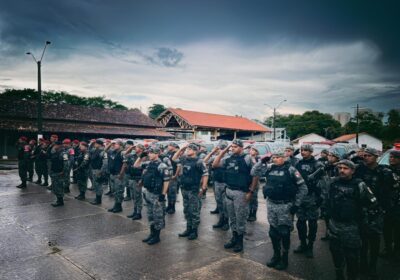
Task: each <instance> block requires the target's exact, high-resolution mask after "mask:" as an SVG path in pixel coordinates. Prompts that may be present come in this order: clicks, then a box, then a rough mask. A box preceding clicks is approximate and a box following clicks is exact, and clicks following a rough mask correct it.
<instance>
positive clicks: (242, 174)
mask: <svg viewBox="0 0 400 280" xmlns="http://www.w3.org/2000/svg"><path fill="white" fill-rule="evenodd" d="M229 149H231V150H232V154H231V155H230V156H229V157H227V158H225V159H223V158H224V156H225V155H226V153H227V152H228V150H229ZM252 166H253V161H252V160H251V157H250V155H245V154H244V153H243V142H242V141H241V140H240V139H235V140H233V141H232V144H231V145H230V146H228V147H226V148H225V149H224V150H223V151H222V152H221V153H220V154H219V155H218V156H217V157H216V158H215V160H214V162H213V164H212V167H213V168H218V167H222V168H224V170H225V171H224V172H225V183H226V186H227V188H226V193H225V195H226V199H225V201H226V208H227V211H228V216H229V221H230V227H231V230H232V238H231V240H230V241H229V242H227V243H225V244H224V247H225V249H232V248H233V251H234V252H235V253H238V252H241V251H243V235H244V234H245V232H246V221H247V217H248V215H249V201H250V199H251V197H252V195H253V193H254V191H255V187H256V183H257V182H255V183H254V184H253V183H252V177H251V175H250V171H251V168H252Z"/></svg>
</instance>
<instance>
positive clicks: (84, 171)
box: [74, 151, 90, 198]
mask: <svg viewBox="0 0 400 280" xmlns="http://www.w3.org/2000/svg"><path fill="white" fill-rule="evenodd" d="M76 162H77V168H76V169H75V170H74V171H75V172H76V173H75V174H76V179H77V184H78V188H79V192H80V196H81V197H83V198H85V193H86V189H87V182H88V177H89V168H88V167H89V163H90V156H89V152H88V151H86V152H82V151H80V152H79V155H78V157H77V159H76Z"/></svg>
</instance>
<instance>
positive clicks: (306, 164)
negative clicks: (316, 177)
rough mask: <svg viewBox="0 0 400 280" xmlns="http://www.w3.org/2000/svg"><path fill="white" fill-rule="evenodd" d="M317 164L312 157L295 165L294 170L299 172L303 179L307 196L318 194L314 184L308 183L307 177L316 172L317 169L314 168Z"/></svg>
mask: <svg viewBox="0 0 400 280" xmlns="http://www.w3.org/2000/svg"><path fill="white" fill-rule="evenodd" d="M317 162H318V161H317V160H316V159H315V158H314V157H312V158H310V159H307V160H304V159H301V160H300V161H299V162H298V163H297V164H296V169H297V170H298V171H299V172H300V174H301V177H303V179H304V181H305V183H306V185H307V188H308V193H307V195H312V194H314V193H316V192H319V190H318V188H317V186H316V184H315V182H310V180H308V176H309V175H311V174H312V173H314V172H315V171H316V170H317V167H316V164H317Z"/></svg>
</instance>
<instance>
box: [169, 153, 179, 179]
mask: <svg viewBox="0 0 400 280" xmlns="http://www.w3.org/2000/svg"><path fill="white" fill-rule="evenodd" d="M174 155H175V152H172V153H168V158H169V160H170V161H171V165H172V172H173V175H175V174H176V170H177V168H178V165H177V163H176V162H175V161H173V160H172V158H173V157H174Z"/></svg>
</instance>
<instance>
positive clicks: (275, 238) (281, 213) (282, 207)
mask: <svg viewBox="0 0 400 280" xmlns="http://www.w3.org/2000/svg"><path fill="white" fill-rule="evenodd" d="M252 175H253V176H255V178H256V180H257V181H258V179H259V178H260V177H261V176H265V177H266V184H265V186H264V189H263V194H264V198H266V199H267V212H268V222H269V225H270V228H269V236H270V238H271V241H272V247H273V249H274V255H273V257H272V258H271V260H270V261H269V262H267V266H268V267H273V268H275V269H277V270H283V269H286V268H287V266H288V254H289V249H290V232H291V231H292V230H293V218H294V214H295V213H296V212H297V210H298V209H299V207H300V205H301V204H302V201H303V199H304V197H305V196H306V195H307V186H306V185H305V182H304V180H303V178H302V177H301V175H300V173H299V171H297V170H296V168H294V167H293V166H292V164H291V163H290V161H288V160H287V158H286V156H285V152H284V151H276V152H274V153H273V154H272V164H268V163H266V160H262V161H259V162H258V163H257V164H256V165H254V167H253V169H252Z"/></svg>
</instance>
